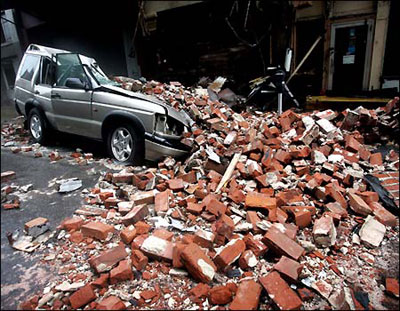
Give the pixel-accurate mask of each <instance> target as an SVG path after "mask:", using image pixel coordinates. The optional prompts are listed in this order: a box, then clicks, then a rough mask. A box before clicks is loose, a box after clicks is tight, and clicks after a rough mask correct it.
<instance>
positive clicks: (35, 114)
mask: <svg viewBox="0 0 400 311" xmlns="http://www.w3.org/2000/svg"><path fill="white" fill-rule="evenodd" d="M28 131H29V133H30V134H31V136H32V138H33V140H34V141H35V142H36V143H39V144H41V145H44V144H46V142H47V141H48V139H49V136H50V133H49V130H48V126H47V122H46V118H45V116H44V114H43V112H41V111H40V110H39V109H38V108H33V109H31V111H30V112H29V114H28Z"/></svg>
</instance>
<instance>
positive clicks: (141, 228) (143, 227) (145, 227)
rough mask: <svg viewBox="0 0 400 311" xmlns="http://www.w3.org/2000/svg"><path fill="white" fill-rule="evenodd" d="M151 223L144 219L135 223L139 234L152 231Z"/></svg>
mask: <svg viewBox="0 0 400 311" xmlns="http://www.w3.org/2000/svg"><path fill="white" fill-rule="evenodd" d="M150 228H151V225H149V224H148V223H146V222H144V221H138V222H137V223H136V224H135V229H136V232H137V234H138V235H142V234H146V233H148V232H149V231H150Z"/></svg>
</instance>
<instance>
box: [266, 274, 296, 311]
mask: <svg viewBox="0 0 400 311" xmlns="http://www.w3.org/2000/svg"><path fill="white" fill-rule="evenodd" d="M259 280H260V283H261V284H262V286H263V287H264V288H265V290H266V291H267V293H268V295H269V297H270V298H271V299H272V300H273V301H274V302H275V304H276V305H277V306H278V308H279V309H280V310H299V309H300V308H301V306H302V301H301V299H300V298H299V296H297V294H296V292H294V291H293V290H292V289H291V288H290V287H289V285H288V284H287V283H286V282H285V281H284V280H283V279H282V278H281V277H280V275H279V273H278V272H276V271H273V272H271V273H269V274H268V275H267V276H264V277H260V278H259Z"/></svg>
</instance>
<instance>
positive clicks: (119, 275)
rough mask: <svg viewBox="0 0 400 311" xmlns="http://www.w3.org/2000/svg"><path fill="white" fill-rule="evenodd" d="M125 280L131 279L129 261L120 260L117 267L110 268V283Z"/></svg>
mask: <svg viewBox="0 0 400 311" xmlns="http://www.w3.org/2000/svg"><path fill="white" fill-rule="evenodd" d="M126 280H133V273H132V268H131V263H130V261H129V260H122V261H120V262H119V264H118V266H117V267H115V268H114V269H112V270H111V272H110V284H116V283H118V282H122V281H126Z"/></svg>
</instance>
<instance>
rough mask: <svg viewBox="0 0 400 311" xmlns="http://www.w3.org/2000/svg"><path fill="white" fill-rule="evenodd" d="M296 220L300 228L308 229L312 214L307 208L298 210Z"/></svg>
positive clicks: (295, 213) (295, 214) (295, 215)
mask: <svg viewBox="0 0 400 311" xmlns="http://www.w3.org/2000/svg"><path fill="white" fill-rule="evenodd" d="M294 219H295V223H296V225H297V226H298V227H299V228H305V227H308V226H309V225H310V224H311V212H310V211H309V210H307V209H305V208H299V209H296V210H295V212H294Z"/></svg>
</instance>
